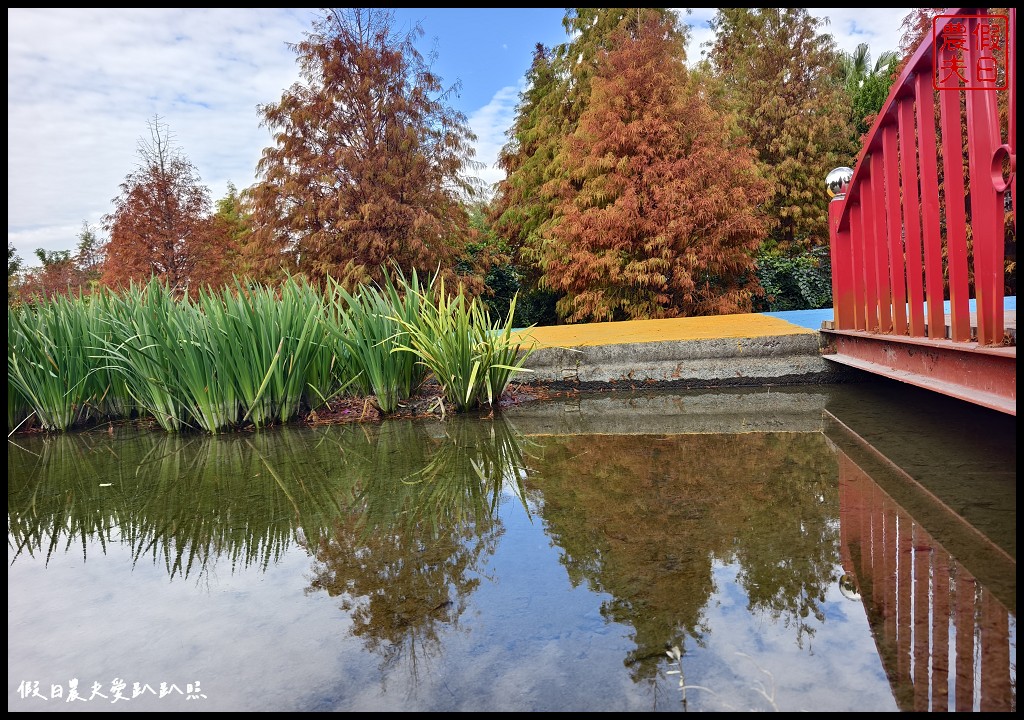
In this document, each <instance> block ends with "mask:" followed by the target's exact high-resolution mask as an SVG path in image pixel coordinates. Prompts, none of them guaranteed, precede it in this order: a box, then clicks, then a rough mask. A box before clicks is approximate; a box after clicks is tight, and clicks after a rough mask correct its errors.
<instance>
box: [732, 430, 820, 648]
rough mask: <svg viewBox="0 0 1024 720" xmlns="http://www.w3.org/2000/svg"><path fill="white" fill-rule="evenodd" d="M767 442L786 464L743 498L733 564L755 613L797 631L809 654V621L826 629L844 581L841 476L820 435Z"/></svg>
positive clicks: (775, 466) (739, 498)
mask: <svg viewBox="0 0 1024 720" xmlns="http://www.w3.org/2000/svg"><path fill="white" fill-rule="evenodd" d="M764 439H765V442H766V449H765V454H766V455H767V456H769V457H772V456H773V455H775V456H781V457H782V458H783V462H778V463H775V464H773V465H772V466H771V467H770V469H769V470H767V471H766V474H765V475H764V477H763V480H762V482H761V483H758V484H756V485H755V487H753V488H751V492H749V493H740V494H739V495H738V496H737V497H736V501H737V502H738V503H741V507H742V512H743V522H741V523H739V524H738V525H737V526H736V527H735V534H736V545H735V555H734V560H735V562H737V563H738V564H739V565H740V568H741V570H740V574H739V581H740V583H741V584H742V585H743V588H744V590H746V593H747V598H748V605H749V607H750V608H751V609H755V610H760V611H763V612H767V613H768V614H769V615H770V617H771V618H772V620H774V621H777V622H782V623H784V625H785V626H786V627H793V628H795V629H796V638H797V643H798V644H799V645H800V646H801V647H802V646H803V641H804V639H805V638H811V637H813V636H814V628H813V626H811V625H810V624H809V622H808V618H809V617H814V618H815V619H816V620H817V621H818V622H824V620H825V616H824V613H823V612H822V610H821V603H823V602H825V593H826V590H827V589H828V587H829V586H830V585H832V584H833V583H834V582H836V581H837V580H838V576H837V575H836V574H835V568H836V566H837V564H838V562H839V523H838V517H839V485H838V481H837V480H838V468H837V465H836V459H835V455H834V453H832V452H830V451H829V450H827V449H826V447H825V444H824V441H823V438H822V437H821V436H819V435H797V436H785V437H784V439H783V438H782V437H780V436H766V437H765V438H764ZM767 473H770V474H767Z"/></svg>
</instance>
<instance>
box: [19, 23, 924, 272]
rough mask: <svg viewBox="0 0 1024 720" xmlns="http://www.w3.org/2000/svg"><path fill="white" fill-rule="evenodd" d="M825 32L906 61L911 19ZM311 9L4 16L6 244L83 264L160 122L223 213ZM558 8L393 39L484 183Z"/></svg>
mask: <svg viewBox="0 0 1024 720" xmlns="http://www.w3.org/2000/svg"><path fill="white" fill-rule="evenodd" d="M810 11H811V13H812V14H814V15H816V16H818V17H827V18H828V19H829V25H828V26H827V30H828V31H829V32H831V33H832V34H833V36H834V37H835V38H836V41H837V44H838V46H839V47H840V49H843V50H852V49H853V48H854V47H856V45H857V43H859V42H867V43H868V44H869V46H870V47H871V50H872V52H873V54H876V55H877V54H878V53H881V52H883V51H885V50H892V49H895V48H896V45H897V44H898V42H899V37H900V22H901V20H902V18H903V17H904V16H905V15H906V14H907V12H908V11H909V8H888V9H864V8H852V9H844V10H838V9H834V8H829V9H824V8H820V9H819V8H810ZM315 15H316V10H315V9H284V8H247V9H227V8H177V9H173V8H155V9H141V8H128V9H124V10H112V9H109V8H108V9H102V8H82V9H74V8H42V9H31V8H8V10H7V20H8V24H7V60H8V66H7V68H8V69H7V120H8V128H7V180H8V190H7V237H8V242H9V243H10V244H12V245H14V246H15V247H16V248H17V250H18V255H20V256H21V258H22V259H23V260H25V261H26V263H27V264H29V265H32V264H34V263H35V257H34V254H33V251H34V250H35V249H36V248H43V249H46V250H62V249H73V248H74V247H75V246H76V244H77V238H78V235H79V233H80V232H81V229H82V223H83V221H84V222H86V223H88V224H90V225H92V226H98V225H99V224H100V221H101V218H102V217H103V215H105V214H106V213H108V212H110V210H111V209H112V200H113V199H114V198H115V197H116V196H117V195H118V194H119V192H120V189H119V186H120V184H121V183H122V182H123V181H124V179H125V176H126V175H128V173H130V172H131V171H132V170H133V169H134V168H135V165H136V162H137V160H138V154H137V147H138V143H139V141H140V139H142V138H143V137H144V136H146V135H147V133H148V127H147V122H148V121H149V120H151V119H152V118H153V116H154V115H159V116H160V117H161V118H162V119H163V120H164V121H165V122H166V123H167V125H168V127H169V129H170V131H171V133H172V134H173V136H174V137H173V139H174V141H175V142H176V144H177V145H178V147H179V148H180V149H181V150H182V151H183V152H184V154H185V155H186V156H187V157H188V158H189V159H190V160H191V161H192V163H193V164H194V165H195V166H196V168H197V169H198V171H199V175H200V178H201V180H202V182H203V183H204V184H205V185H206V186H207V187H209V188H210V194H211V198H212V199H213V200H214V201H216V200H217V199H219V198H221V197H223V196H224V194H225V193H226V191H227V185H228V183H229V182H231V183H233V184H234V185H235V186H236V187H238V188H244V187H247V186H249V185H251V184H252V183H253V182H254V181H255V179H256V178H255V168H256V163H257V161H258V160H259V158H260V154H261V152H262V150H263V148H265V147H267V146H268V145H269V144H270V135H269V133H268V131H267V130H266V129H265V128H261V127H260V126H259V116H258V114H257V111H256V106H257V105H259V104H263V103H268V102H275V101H277V100H279V99H280V97H281V93H282V91H283V90H284V89H285V88H287V87H288V86H290V85H291V84H292V83H293V82H295V81H297V80H298V79H299V76H298V68H297V65H296V63H295V57H296V56H295V53H294V52H293V51H291V50H290V49H289V48H288V46H287V43H289V42H297V41H299V40H301V39H302V37H303V33H305V32H306V31H308V30H309V29H310V27H311V23H312V20H313V18H314V17H315ZM713 15H714V8H694V9H692V13H691V14H689V15H684V18H685V21H686V22H687V23H688V24H690V25H692V26H693V30H692V41H691V47H690V57H691V59H697V58H698V57H699V54H700V44H701V43H702V42H705V41H707V40H709V39H711V32H710V30H709V29H708V28H707V21H708V20H709V19H710V18H711V17H712V16H713ZM563 16H564V10H563V9H562V8H487V9H485V8H465V9H452V8H398V9H396V14H395V23H396V27H398V28H402V29H404V28H408V27H412V25H413V23H415V22H419V24H420V26H421V27H422V28H423V30H424V35H423V37H422V38H421V39H420V41H419V44H418V45H419V48H420V50H421V52H422V53H423V54H424V55H426V54H427V53H428V52H429V51H430V50H431V49H433V50H436V53H437V54H436V60H435V62H434V69H435V70H436V71H437V73H438V74H439V75H440V76H441V78H442V79H443V80H444V82H445V83H446V84H449V85H450V84H454V83H456V82H458V83H459V85H460V88H461V89H460V91H459V93H458V94H457V95H453V96H452V97H451V98H450V103H451V105H452V106H453V107H455V108H456V109H457V110H460V111H462V112H463V113H464V114H465V115H466V117H467V118H468V120H469V124H470V127H471V128H472V129H473V131H474V133H475V134H476V135H477V137H478V142H477V157H476V159H477V160H478V161H480V162H481V163H483V169H482V170H481V171H480V173H479V174H480V177H481V179H483V180H484V181H485V182H487V183H493V182H496V181H498V180H500V179H501V177H502V175H501V172H500V171H499V170H497V169H496V168H494V161H495V159H496V157H497V153H498V150H499V149H500V148H501V146H502V145H503V144H504V142H505V131H506V130H507V128H508V127H509V125H510V124H511V122H512V119H513V117H514V113H515V105H516V102H517V101H518V95H519V92H520V91H521V90H522V82H523V79H524V76H525V73H526V71H527V69H528V68H529V65H530V60H531V57H532V54H533V49H534V47H535V46H536V44H537V43H544V44H545V45H548V46H553V45H557V44H558V43H561V42H565V41H566V40H567V39H568V38H567V36H566V34H565V31H564V29H563V27H562V18H563Z"/></svg>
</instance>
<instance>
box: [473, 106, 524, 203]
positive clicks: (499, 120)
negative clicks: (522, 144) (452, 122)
mask: <svg viewBox="0 0 1024 720" xmlns="http://www.w3.org/2000/svg"><path fill="white" fill-rule="evenodd" d="M522 89H523V87H522V86H519V87H511V86H510V87H503V88H501V89H500V90H498V92H496V93H495V94H494V97H493V98H491V101H490V102H489V103H487V104H486V105H485V106H483V107H482V108H480V109H479V110H477V111H476V112H474V113H471V114H470V115H469V117H468V119H469V126H470V128H472V130H473V133H474V134H475V135H476V137H477V142H476V158H475V160H476V161H477V162H479V163H481V165H482V167H481V169H480V170H479V172H478V173H477V174H478V176H479V177H480V179H481V180H483V181H484V182H485V183H487V185H488V187H490V186H492V185H493V184H494V183H496V182H499V181H500V180H502V179H503V178H504V177H505V173H504V172H502V171H501V170H500V169H498V167H497V166H496V163H497V161H498V153H500V152H501V148H502V147H504V145H505V143H506V142H507V141H508V137H507V136H506V135H505V132H506V131H507V130H508V129H509V128H510V127H511V126H512V122H513V120H514V119H515V110H516V105H517V104H518V102H519V93H520V92H521V91H522Z"/></svg>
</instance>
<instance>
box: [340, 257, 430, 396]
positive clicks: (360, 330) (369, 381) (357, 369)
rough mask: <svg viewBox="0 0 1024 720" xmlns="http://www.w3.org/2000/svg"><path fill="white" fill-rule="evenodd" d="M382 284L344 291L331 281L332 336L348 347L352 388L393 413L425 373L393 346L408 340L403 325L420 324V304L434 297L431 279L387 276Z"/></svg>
mask: <svg viewBox="0 0 1024 720" xmlns="http://www.w3.org/2000/svg"><path fill="white" fill-rule="evenodd" d="M386 277H387V279H386V280H385V281H384V282H383V283H382V284H372V285H364V286H362V287H360V288H359V290H358V291H357V292H355V293H349V292H348V291H346V290H345V289H344V288H343V287H341V286H340V285H339V284H337V283H334V282H332V283H331V286H330V295H329V296H330V297H331V299H332V301H333V303H334V306H335V313H336V317H337V322H336V324H334V325H333V326H332V330H333V333H334V337H335V339H336V341H337V342H338V343H339V344H341V345H342V346H343V347H344V348H345V349H346V350H347V357H348V371H349V373H350V377H351V382H352V388H353V390H354V392H355V393H357V394H359V395H364V396H365V395H373V396H374V397H375V398H376V400H377V405H378V406H379V407H380V409H381V412H384V413H392V412H394V411H395V410H396V409H397V408H398V404H399V403H400V402H402V401H403V400H406V399H408V398H409V397H410V396H411V395H412V394H413V392H415V390H416V389H417V388H419V387H420V385H422V384H423V382H424V380H426V377H427V368H426V367H425V366H422V365H420V364H418V363H417V362H416V359H415V358H413V357H410V356H408V355H407V354H405V353H399V352H394V351H395V350H396V349H399V348H401V347H403V345H404V343H405V342H406V341H407V336H408V330H407V328H409V327H412V328H418V329H420V330H421V331H423V328H420V324H419V323H420V318H421V314H422V311H423V307H424V306H425V305H426V304H429V302H430V299H431V298H432V297H433V286H434V283H433V280H429V281H427V282H425V283H424V282H421V281H420V279H419V276H418V274H417V273H416V271H415V270H414V271H413V272H412V274H411V276H410V277H408V278H406V277H405V276H403V275H400V276H399V278H398V280H397V281H395V280H392V279H391V277H390V276H386Z"/></svg>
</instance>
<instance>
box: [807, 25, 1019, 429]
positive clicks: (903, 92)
mask: <svg viewBox="0 0 1024 720" xmlns="http://www.w3.org/2000/svg"><path fill="white" fill-rule="evenodd" d="M946 13H948V15H945V16H942V17H941V18H937V19H936V23H935V27H934V33H933V35H932V36H930V37H928V38H926V39H925V41H924V42H923V43H922V44H921V46H920V47H919V48H918V49H917V50H916V51H915V53H914V54H913V56H912V57H911V59H910V61H909V62H908V64H907V66H906V68H905V69H904V70H903V72H902V73H901V74H900V76H899V78H898V79H897V80H896V81H895V82H894V83H893V86H892V89H891V91H890V93H889V97H888V99H887V100H886V103H885V105H884V106H883V107H882V110H881V111H880V112H879V114H878V118H877V120H876V121H875V123H874V126H873V127H872V128H871V131H870V132H869V134H868V135H867V139H866V140H865V143H864V147H863V149H862V150H861V153H860V155H859V157H858V158H857V163H856V171H855V172H853V174H852V178H849V179H848V180H847V181H846V182H843V181H842V180H840V179H838V178H837V177H834V176H833V175H830V178H829V185H830V191H832V192H836V193H838V194H837V196H836V197H835V198H834V199H833V201H832V202H831V203H830V207H829V229H830V234H831V260H832V274H833V276H832V291H833V292H832V298H833V307H834V310H835V321H834V324H833V326H832V327H830V328H827V329H823V331H822V332H823V336H824V338H825V339H826V340H827V342H828V345H829V349H828V353H829V354H826V356H825V357H826V358H828V359H830V360H833V361H835V362H839V363H842V364H845V365H849V366H852V367H856V368H859V369H862V370H866V371H868V372H872V373H875V374H878V375H884V376H886V377H891V378H894V379H897V380H901V381H903V382H908V383H911V384H914V385H918V386H920V387H925V388H928V389H930V390H934V391H937V392H941V393H943V394H946V395H950V396H952V397H957V398H960V399H962V400H967V401H969V402H973V403H976V404H979V405H982V406H985V407H989V408H992V409H995V410H999V411H1000V412H1005V413H1009V414H1012V415H1016V414H1017V374H1016V364H1017V348H1016V311H1015V310H1014V313H1013V318H1012V322H1011V323H1008V322H1007V317H1006V314H1005V311H1004V294H1005V292H1006V277H1005V264H1004V263H1005V259H1006V234H1005V231H1006V224H1007V215H1009V224H1010V226H1011V227H1012V228H1014V232H1015V228H1016V211H1017V197H1016V184H1017V181H1016V142H1017V140H1016V138H1017V100H1016V87H1015V82H1016V78H1015V75H1016V24H1017V11H1016V9H1013V8H1010V9H1009V10H1008V16H1007V17H1006V20H1005V21H1003V20H998V22H999V23H1000V27H1005V36H1003V37H1002V43H1003V45H1002V47H1001V48H999V47H997V48H996V49H995V50H993V43H991V42H988V43H986V42H982V41H981V38H983V37H987V36H988V34H985V33H981V32H979V30H982V29H985V27H990V25H991V22H993V20H992V19H991V16H989V15H988V14H987V11H986V9H985V8H960V9H950V10H947V11H946ZM986 23H988V25H986ZM961 27H962V29H963V31H964V34H963V38H962V42H959V43H957V48H958V52H959V54H958V56H957V58H955V60H956V62H957V63H962V67H963V69H964V72H965V73H966V75H965V76H964V77H966V78H974V77H975V76H978V77H982V76H984V75H985V72H983V71H986V70H988V69H989V68H990V67H991V66H993V65H996V66H998V67H999V68H1002V69H1004V71H1005V78H1000V81H999V82H998V83H992V84H991V86H987V87H980V88H979V87H977V85H975V86H974V87H971V86H970V85H971V84H970V83H966V84H965V85H966V86H967V87H965V88H962V89H959V88H956V87H952V88H950V87H948V85H943V84H942V83H941V82H940V83H939V84H938V85H936V82H937V81H936V68H941V67H944V66H945V64H946V63H947V62H948V59H947V58H946V55H947V54H948V53H949V52H951V51H950V50H949V48H948V47H946V46H944V45H943V44H942V38H943V35H944V33H945V32H946V31H947V30H950V29H953V28H961ZM935 38H938V39H939V45H936V43H935V40H934V39H935ZM1001 51H1005V55H1000V54H998V53H1000V52H1001ZM940 60H941V62H940ZM1003 81H1005V84H1004V82H1003ZM957 84H959V83H957ZM937 87H938V88H941V89H936V88H937ZM965 129H966V133H965V132H964V130H965ZM1004 138H1005V140H1004ZM965 149H966V150H965ZM965 161H966V162H965ZM1007 173H1009V175H1008V177H1007ZM840 176H841V173H840ZM1007 192H1009V195H1010V199H1011V200H1012V202H1011V203H1010V204H1009V205H1007V204H1006V194H1007ZM1007 211H1010V212H1009V213H1008V212H1007ZM1011 247H1015V245H1013V246H1011ZM1014 276H1015V275H1014ZM1014 292H1015V291H1014ZM972 301H973V302H974V303H975V307H976V313H975V314H974V317H972V313H971V310H970V305H971V302H972ZM945 303H948V306H949V312H948V316H947V315H946V313H945V308H944V304H945ZM1011 324H1012V327H1010V325H1011ZM1008 331H1010V332H1008Z"/></svg>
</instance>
